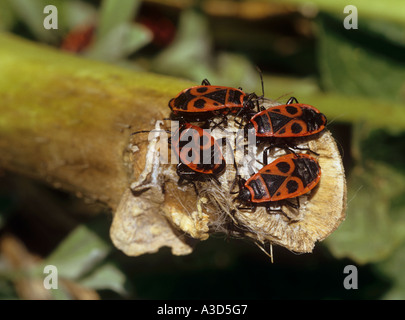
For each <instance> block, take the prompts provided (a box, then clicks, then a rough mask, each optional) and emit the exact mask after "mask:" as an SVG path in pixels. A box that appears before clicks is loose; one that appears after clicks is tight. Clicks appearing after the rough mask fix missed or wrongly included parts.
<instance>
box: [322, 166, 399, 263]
mask: <svg viewBox="0 0 405 320" xmlns="http://www.w3.org/2000/svg"><path fill="white" fill-rule="evenodd" d="M348 186H349V192H348V210H347V218H346V220H345V221H344V222H343V223H342V225H341V226H340V227H339V229H338V230H337V231H335V232H334V233H333V234H332V235H331V236H330V237H329V238H328V239H327V240H326V243H327V244H328V246H329V248H330V249H331V251H332V253H333V254H334V255H335V256H337V257H349V258H351V259H353V260H354V261H356V262H358V263H360V264H364V263H370V262H377V261H381V260H383V259H386V258H387V257H388V256H389V255H390V254H392V252H393V250H394V249H395V248H396V247H397V246H398V244H400V243H402V242H404V241H405V216H404V215H403V214H401V213H403V212H404V210H405V201H404V199H403V195H404V194H405V175H404V174H402V173H401V172H399V171H398V170H395V169H393V168H392V167H390V166H388V165H387V164H384V163H383V162H376V161H370V160H368V161H366V164H365V166H364V167H361V166H357V167H355V168H354V169H353V172H352V174H351V176H350V179H349V183H348Z"/></svg>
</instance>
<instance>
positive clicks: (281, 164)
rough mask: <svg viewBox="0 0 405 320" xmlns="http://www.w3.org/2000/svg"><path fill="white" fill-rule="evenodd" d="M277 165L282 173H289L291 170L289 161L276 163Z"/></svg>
mask: <svg viewBox="0 0 405 320" xmlns="http://www.w3.org/2000/svg"><path fill="white" fill-rule="evenodd" d="M276 167H277V169H278V170H280V171H281V172H282V173H287V172H288V171H290V169H291V166H290V165H289V164H288V162H285V161H282V162H279V163H277V164H276Z"/></svg>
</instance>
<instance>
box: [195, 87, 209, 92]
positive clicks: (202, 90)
mask: <svg viewBox="0 0 405 320" xmlns="http://www.w3.org/2000/svg"><path fill="white" fill-rule="evenodd" d="M207 90H208V88H207V87H199V88H197V92H198V93H204V92H207Z"/></svg>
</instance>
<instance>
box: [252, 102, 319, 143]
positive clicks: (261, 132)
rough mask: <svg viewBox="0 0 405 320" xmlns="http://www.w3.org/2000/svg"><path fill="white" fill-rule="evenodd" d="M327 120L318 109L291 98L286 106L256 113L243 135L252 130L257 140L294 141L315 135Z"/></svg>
mask: <svg viewBox="0 0 405 320" xmlns="http://www.w3.org/2000/svg"><path fill="white" fill-rule="evenodd" d="M293 102H295V103H293ZM326 123H327V119H326V117H325V115H324V114H322V113H321V112H320V111H319V110H318V109H316V108H315V107H313V106H310V105H308V104H303V103H298V101H297V99H296V98H294V97H291V98H290V99H289V100H288V101H287V104H285V105H279V106H274V107H270V108H268V109H266V110H263V111H261V112H258V113H256V114H255V115H254V116H253V117H252V118H251V119H250V121H249V122H248V124H246V126H245V128H244V130H245V135H247V133H248V131H249V130H251V129H254V132H255V135H256V137H257V138H259V139H263V138H264V139H265V138H274V139H280V138H282V139H286V138H287V139H289V138H291V139H294V138H299V137H308V136H311V135H315V134H317V133H319V132H321V131H322V130H323V129H325V127H326Z"/></svg>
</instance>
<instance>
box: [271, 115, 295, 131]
mask: <svg viewBox="0 0 405 320" xmlns="http://www.w3.org/2000/svg"><path fill="white" fill-rule="evenodd" d="M269 116H270V121H271V125H272V126H273V132H277V131H279V130H280V129H282V128H283V127H284V126H285V125H286V124H287V123H288V122H289V121H290V120H291V118H290V117H287V116H285V115H282V114H280V113H275V112H269Z"/></svg>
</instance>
